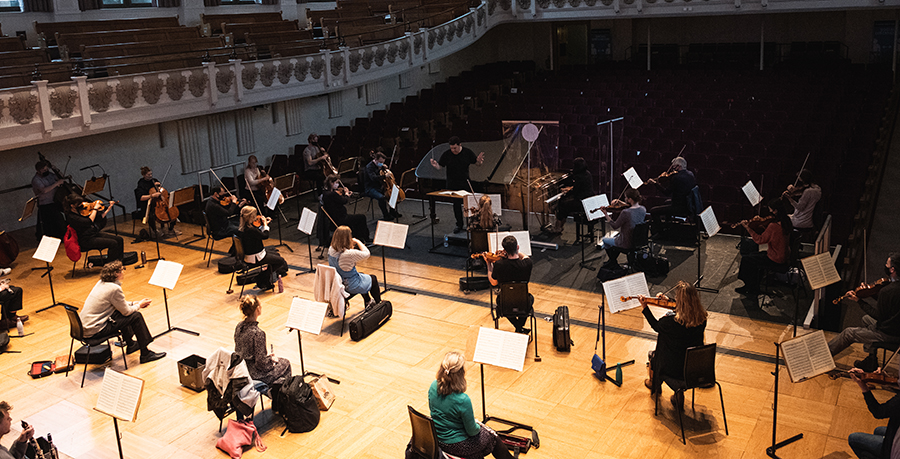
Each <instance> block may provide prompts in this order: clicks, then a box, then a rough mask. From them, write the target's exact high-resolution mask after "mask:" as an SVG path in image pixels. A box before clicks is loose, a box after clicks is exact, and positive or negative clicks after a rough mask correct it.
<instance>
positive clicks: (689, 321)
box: [640, 281, 707, 409]
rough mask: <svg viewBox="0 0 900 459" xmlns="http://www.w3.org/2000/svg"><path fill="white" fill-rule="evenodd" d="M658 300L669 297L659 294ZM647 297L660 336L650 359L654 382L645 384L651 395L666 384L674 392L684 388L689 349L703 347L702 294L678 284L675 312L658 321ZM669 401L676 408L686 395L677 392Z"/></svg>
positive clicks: (651, 321)
mask: <svg viewBox="0 0 900 459" xmlns="http://www.w3.org/2000/svg"><path fill="white" fill-rule="evenodd" d="M657 298H664V299H665V298H666V296H665V295H662V294H659V295H657ZM645 299H646V298H645V297H641V298H640V300H641V304H642V306H643V310H642V311H641V313H643V314H644V317H645V318H647V323H649V324H650V327H651V328H653V330H654V331H656V333H657V338H656V350H655V351H653V353H652V354H651V358H650V369H651V372H652V373H651V374H652V375H653V378H652V380H650V379H647V380H645V381H644V385H645V386H647V388H648V389H650V393H652V394H655V393H656V391H658V390H661V389H662V383H663V382H665V383H666V385H668V386H669V387H670V388H671V389H672V390H678V389H681V388H684V387H685V383H684V356H685V354H686V353H687V349H688V348H691V347H695V346H702V345H703V333H704V331H705V330H706V318H707V313H706V309H704V308H703V304H701V303H700V294H699V293H697V289H696V288H694V286H693V285H691V284H689V283H687V282H685V281H679V282H678V284H677V285H676V286H675V311H674V312H669V313H667V314H666V315H664V316H663V317H661V318H659V319H657V318H656V317H654V315H653V311H651V310H650V308H649V307H648V304H647V301H645ZM676 394H677V395H673V396H672V397H671V398H670V399H669V400H670V401H671V402H672V405H673V406H674V407H675V409H681V408H682V407H683V405H684V392H679V393H676Z"/></svg>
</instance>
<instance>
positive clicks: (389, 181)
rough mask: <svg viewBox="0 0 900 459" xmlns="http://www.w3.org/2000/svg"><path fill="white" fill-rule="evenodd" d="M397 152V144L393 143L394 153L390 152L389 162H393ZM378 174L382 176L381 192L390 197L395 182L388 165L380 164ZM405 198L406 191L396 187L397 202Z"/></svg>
mask: <svg viewBox="0 0 900 459" xmlns="http://www.w3.org/2000/svg"><path fill="white" fill-rule="evenodd" d="M396 153H397V146H396V145H394V153H393V154H391V162H390V164H391V165H393V164H394V154H396ZM379 174H381V176H382V177H383V178H384V190H382V194H383V195H385V196H387V197H388V198H390V196H391V191H392V190H393V189H394V186H395V185H396V184H397V182H396V180H395V179H394V173H393V172H391V170H390V168H388V166H382V167H381V170H380V171H379ZM404 199H406V193H405V192H404V191H403V188H400V187H399V186H398V187H397V203H398V204H399V203H401V202H403V200H404Z"/></svg>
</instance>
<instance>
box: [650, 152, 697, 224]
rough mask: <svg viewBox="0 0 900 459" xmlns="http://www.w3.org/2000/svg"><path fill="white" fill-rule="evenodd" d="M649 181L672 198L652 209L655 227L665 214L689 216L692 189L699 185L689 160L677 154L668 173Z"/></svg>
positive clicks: (651, 214)
mask: <svg viewBox="0 0 900 459" xmlns="http://www.w3.org/2000/svg"><path fill="white" fill-rule="evenodd" d="M648 182H649V183H652V184H654V185H656V187H657V188H659V190H660V191H662V192H663V193H664V194H665V195H666V196H669V198H670V199H669V200H668V201H666V203H665V204H663V205H661V206H656V207H654V208H652V209H650V216H651V217H652V219H653V226H654V227H657V228H658V226H659V223H660V222H661V221H662V217H663V216H666V217H670V216H673V215H674V216H679V217H687V216H688V214H689V206H688V199H689V198H690V195H691V190H692V189H693V188H694V187H695V186H697V180H696V179H695V178H694V173H693V172H691V171H689V170H688V169H687V161H686V160H685V159H684V158H682V157H681V156H676V157H675V159H673V160H672V165H671V166H670V167H669V170H668V171H667V174H663V175H662V176H660V177H659V178H655V179H650V180H648Z"/></svg>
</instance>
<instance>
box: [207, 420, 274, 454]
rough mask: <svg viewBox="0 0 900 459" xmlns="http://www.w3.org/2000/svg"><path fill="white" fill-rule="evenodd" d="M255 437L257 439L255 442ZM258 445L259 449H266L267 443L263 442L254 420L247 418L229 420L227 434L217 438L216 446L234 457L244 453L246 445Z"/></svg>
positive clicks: (257, 448)
mask: <svg viewBox="0 0 900 459" xmlns="http://www.w3.org/2000/svg"><path fill="white" fill-rule="evenodd" d="M254 437H255V439H256V441H255V442H254V441H253V440H254ZM250 445H252V446H256V450H257V451H265V450H266V445H264V444H263V442H262V438H260V437H259V433H258V432H257V431H256V426H255V425H253V421H251V420H249V419H246V420H243V421H235V420H234V419H229V420H228V428H227V429H225V435H222V438H220V439H218V440H216V448H219V449H221V450H222V451H225V452H226V453H228V455H229V456H231V457H233V458H239V457H241V455H242V454H244V449H243V447H244V446H250Z"/></svg>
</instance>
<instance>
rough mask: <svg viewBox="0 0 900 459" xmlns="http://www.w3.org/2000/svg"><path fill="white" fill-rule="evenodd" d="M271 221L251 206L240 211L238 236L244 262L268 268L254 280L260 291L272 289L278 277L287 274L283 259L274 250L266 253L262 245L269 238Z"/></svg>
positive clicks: (286, 266) (285, 263)
mask: <svg viewBox="0 0 900 459" xmlns="http://www.w3.org/2000/svg"><path fill="white" fill-rule="evenodd" d="M271 221H272V219H271V218H269V217H263V216H262V215H259V213H258V212H257V211H256V208H255V207H253V206H244V208H243V209H241V224H240V226H239V227H238V236H239V237H240V238H241V244H242V245H243V246H244V262H245V263H249V264H250V265H252V266H257V265H266V266H267V267H268V272H266V271H263V272H262V273H260V275H259V277H257V278H256V287H257V288H258V289H260V290H268V289H271V288H274V287H275V284H274V282H275V281H276V280H277V279H278V277H284V276H286V275H287V272H288V265H287V262H286V261H284V258H281V256H280V255H278V252H276V251H274V250H273V251H271V252H268V251H266V247H265V244H264V243H263V241H264V240H266V239H268V238H269V222H271Z"/></svg>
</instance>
